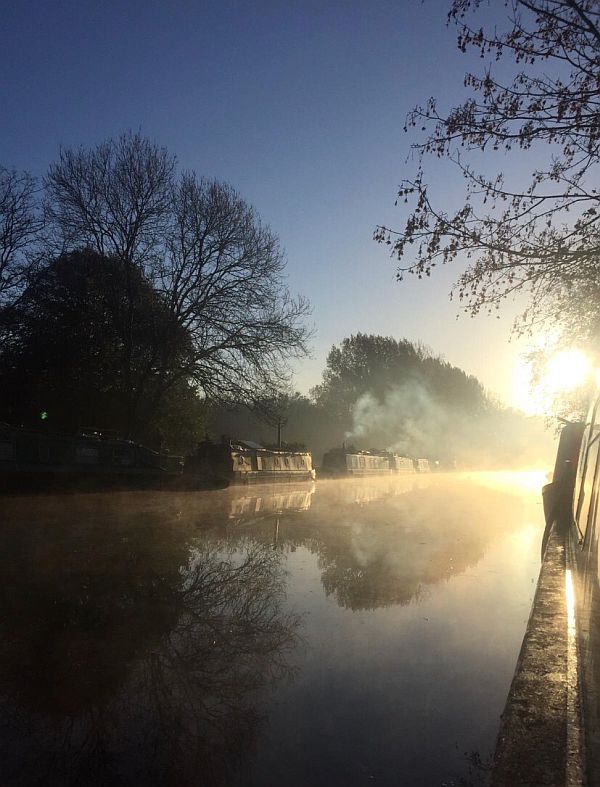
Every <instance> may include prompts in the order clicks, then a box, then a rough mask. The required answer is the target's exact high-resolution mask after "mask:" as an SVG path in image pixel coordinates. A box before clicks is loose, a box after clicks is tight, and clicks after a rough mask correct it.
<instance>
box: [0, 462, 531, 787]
mask: <svg viewBox="0 0 600 787" xmlns="http://www.w3.org/2000/svg"><path fill="white" fill-rule="evenodd" d="M544 481H545V479H544V477H543V474H539V473H512V474H510V473H506V474H502V473H496V474H491V473H490V474H484V473H481V474H470V475H460V474H456V475H452V476H444V475H431V476H418V477H407V478H399V479H395V480H391V479H378V480H350V479H349V480H344V481H320V482H319V483H318V484H317V486H316V487H315V486H314V485H311V484H306V485H303V486H295V487H273V486H271V487H255V488H237V489H229V490H223V491H215V492H202V493H171V492H152V493H148V492H121V493H113V494H100V493H99V494H88V495H61V496H58V495H57V496H44V495H39V496H31V497H7V498H4V499H2V500H0V521H1V526H0V542H1V550H0V555H1V557H0V560H1V561H2V575H3V581H2V583H1V585H0V725H1V726H0V758H1V763H2V764H1V766H0V767H1V769H2V774H1V776H0V783H1V784H2V785H30V784H31V785H33V784H36V785H37V784H39V785H42V784H43V785H55V784H56V785H59V784H60V785H71V784H72V785H138V784H139V785H152V784H161V785H162V784H164V785H233V787H249V786H250V785H255V786H256V787H263V786H270V785H286V786H289V787H295V786H296V785H298V786H300V785H302V786H304V785H311V786H312V785H317V786H318V785H323V787H325V786H327V787H336V786H337V785H340V787H342V786H343V787H352V786H353V785H371V784H373V785H407V786H408V787H416V786H418V785H477V784H485V783H486V779H487V776H488V772H487V766H488V765H489V761H490V757H491V755H492V753H493V748H494V744H495V737H496V734H497V731H498V725H499V719H500V714H501V712H502V709H503V706H504V702H505V699H506V695H507V692H508V689H509V685H510V681H511V677H512V674H513V670H514V667H515V662H516V659H517V656H518V652H519V648H520V645H521V640H522V638H523V634H524V631H525V626H526V622H527V618H528V615H529V610H530V606H531V602H532V598H533V593H534V590H535V581H536V579H537V574H538V570H539V550H540V542H541V537H542V530H543V514H542V508H541V496H540V489H541V486H542V484H543V483H544Z"/></svg>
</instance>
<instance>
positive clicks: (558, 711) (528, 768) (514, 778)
mask: <svg viewBox="0 0 600 787" xmlns="http://www.w3.org/2000/svg"><path fill="white" fill-rule="evenodd" d="M565 560H566V558H565V544H564V539H563V537H562V535H561V534H560V533H559V532H558V529H557V527H556V525H553V526H552V529H551V531H550V534H549V537H548V543H547V546H546V551H545V554H544V560H543V562H542V567H541V569H540V575H539V579H538V584H537V588H536V592H535V597H534V600H533V606H532V609H531V614H530V616H529V621H528V623H527V629H526V632H525V637H524V639H523V644H522V646H521V652H520V654H519V658H518V661H517V666H516V669H515V674H514V677H513V680H512V684H511V687H510V691H509V694H508V699H507V701H506V706H505V708H504V713H503V714H502V720H501V723H500V731H499V733H498V740H497V744H496V752H495V754H494V767H493V771H492V778H491V784H492V787H541V786H542V785H553V786H555V787H564V785H565V784H566V783H567V739H568V712H567V707H568V661H567V653H568V644H569V643H568V628H567V605H566V594H565V568H566V564H565Z"/></svg>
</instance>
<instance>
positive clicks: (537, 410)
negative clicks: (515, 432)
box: [515, 349, 600, 415]
mask: <svg viewBox="0 0 600 787" xmlns="http://www.w3.org/2000/svg"><path fill="white" fill-rule="evenodd" d="M592 371H593V370H592V368H591V362H590V359H589V358H588V357H587V356H586V355H585V353H583V352H581V350H576V349H569V350H561V351H560V352H557V353H555V354H554V355H552V356H551V357H550V358H549V359H548V361H547V363H546V368H545V369H544V372H543V374H542V377H541V379H540V380H539V382H538V383H537V384H536V385H533V383H532V379H531V367H530V366H529V364H528V363H527V361H525V360H523V359H520V360H519V361H518V363H517V366H516V370H515V400H516V401H515V403H516V404H517V406H518V407H519V408H520V409H521V410H523V411H524V412H525V413H527V414H528V415H549V414H550V413H551V411H552V406H553V402H554V399H555V398H556V396H557V395H559V394H560V393H562V392H565V391H570V390H573V389H574V388H576V387H577V386H578V385H581V384H582V383H583V382H585V380H586V378H588V377H589V376H590V374H591V373H592ZM598 379H599V375H598V373H597V380H598ZM599 382H600V380H599Z"/></svg>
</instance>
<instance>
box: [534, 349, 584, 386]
mask: <svg viewBox="0 0 600 787" xmlns="http://www.w3.org/2000/svg"><path fill="white" fill-rule="evenodd" d="M590 371H591V368H590V360H589V358H588V357H587V355H585V354H584V353H582V352H581V350H561V352H558V353H556V355H553V356H552V357H551V358H550V359H549V360H548V363H547V364H546V370H545V372H544V379H543V381H542V382H543V383H544V384H545V386H546V387H547V388H549V389H550V390H551V391H554V392H556V393H559V392H560V391H570V390H572V389H573V388H577V386H578V385H581V383H583V382H584V381H585V379H586V377H587V376H588V375H589V373H590Z"/></svg>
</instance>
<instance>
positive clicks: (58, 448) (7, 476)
mask: <svg viewBox="0 0 600 787" xmlns="http://www.w3.org/2000/svg"><path fill="white" fill-rule="evenodd" d="M182 469H183V458H182V457H180V456H173V455H171V454H166V453H159V452H158V451H153V450H152V449H150V448H146V447H145V446H143V445H140V444H138V443H134V442H132V441H130V440H124V439H120V438H118V437H113V436H107V435H105V434H102V433H101V432H93V433H81V434H78V435H64V434H52V433H48V434H45V433H43V432H38V431H36V430H34V429H25V428H21V427H14V426H9V425H8V424H0V489H13V488H17V489H19V488H21V487H23V488H37V487H44V488H46V487H50V488H52V487H53V486H55V485H56V486H64V485H69V484H70V483H75V484H77V482H79V481H85V482H86V485H87V484H88V483H89V482H92V483H93V482H94V481H97V482H99V483H101V484H104V483H107V484H110V483H112V482H115V483H117V484H118V483H119V482H123V481H125V482H126V483H133V482H134V481H138V482H143V481H155V480H157V479H163V478H170V477H173V476H179V475H181V473H182Z"/></svg>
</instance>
